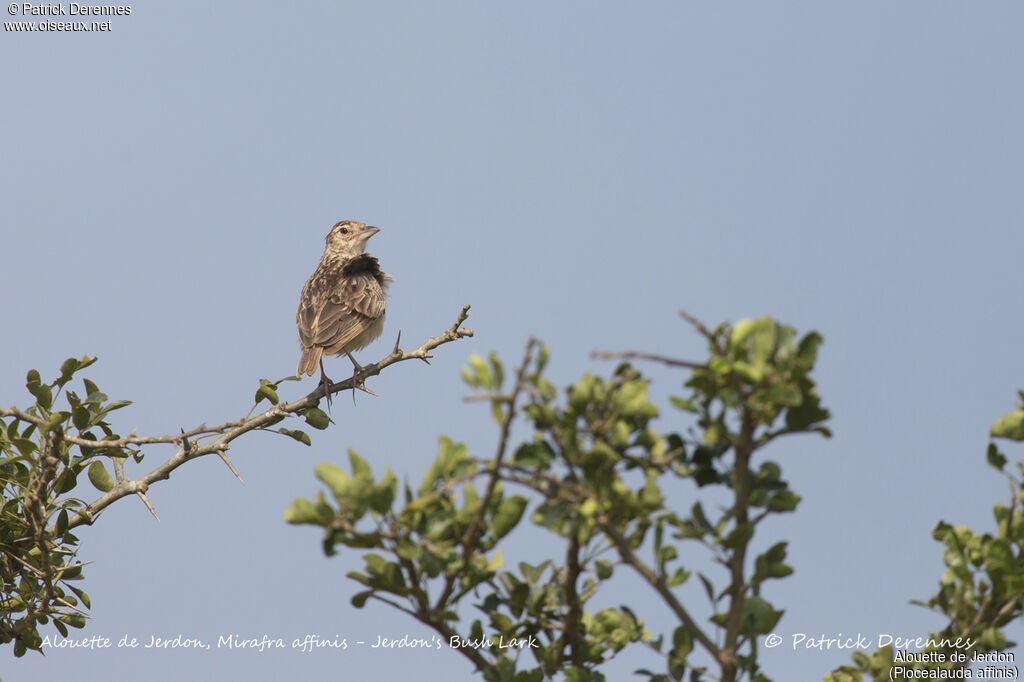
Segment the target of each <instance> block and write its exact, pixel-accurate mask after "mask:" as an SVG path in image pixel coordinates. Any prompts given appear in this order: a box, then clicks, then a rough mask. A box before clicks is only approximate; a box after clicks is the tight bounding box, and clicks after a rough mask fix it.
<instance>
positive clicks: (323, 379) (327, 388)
mask: <svg viewBox="0 0 1024 682" xmlns="http://www.w3.org/2000/svg"><path fill="white" fill-rule="evenodd" d="M320 383H321V385H323V387H324V397H326V398H327V411H328V412H330V411H331V380H330V379H328V378H327V374H325V373H324V359H323V358H322V357H321V358H320Z"/></svg>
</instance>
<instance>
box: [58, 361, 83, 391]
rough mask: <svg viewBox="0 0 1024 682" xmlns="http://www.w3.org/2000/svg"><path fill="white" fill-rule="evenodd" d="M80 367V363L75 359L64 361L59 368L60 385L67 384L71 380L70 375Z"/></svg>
mask: <svg viewBox="0 0 1024 682" xmlns="http://www.w3.org/2000/svg"><path fill="white" fill-rule="evenodd" d="M81 366H82V363H81V362H79V361H78V360H76V359H75V358H68V359H67V360H65V361H64V364H62V365H61V366H60V378H61V382H60V383H61V384H62V385H63V384H64V383H67V382H68V381H69V380H70V379H71V375H72V374H74V373H75V372H77V371H78V368H79V367H81Z"/></svg>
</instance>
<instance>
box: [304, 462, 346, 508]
mask: <svg viewBox="0 0 1024 682" xmlns="http://www.w3.org/2000/svg"><path fill="white" fill-rule="evenodd" d="M313 471H314V472H315V473H316V477H317V478H319V479H320V480H321V481H323V482H324V485H326V486H327V487H328V488H330V489H331V493H332V494H333V495H334V498H335V499H336V500H338V501H339V502H340V501H341V500H342V499H344V498H345V497H346V496H347V495H348V492H349V482H350V481H351V480H352V479H350V478H349V476H348V474H346V473H345V472H344V471H343V470H342V469H341V467H339V466H337V465H336V464H331V463H330V462H321V463H320V464H317V465H316V467H314V469H313Z"/></svg>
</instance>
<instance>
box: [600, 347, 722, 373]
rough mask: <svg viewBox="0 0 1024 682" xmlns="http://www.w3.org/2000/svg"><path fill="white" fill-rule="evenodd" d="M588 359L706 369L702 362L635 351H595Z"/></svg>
mask: <svg viewBox="0 0 1024 682" xmlns="http://www.w3.org/2000/svg"><path fill="white" fill-rule="evenodd" d="M590 357H592V358H597V359H599V360H615V359H618V358H622V359H626V360H650V361H652V362H660V363H661V364H663V365H668V366H669V367H687V368H689V369H707V368H708V366H707V364H706V363H703V362H691V361H690V360H678V359H676V358H669V357H665V356H664V355H656V354H654V353H641V352H639V351H635V350H626V351H621V352H618V353H617V352H614V351H607V350H595V351H592V352H591V353H590Z"/></svg>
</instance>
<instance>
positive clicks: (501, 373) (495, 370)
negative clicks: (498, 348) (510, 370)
mask: <svg viewBox="0 0 1024 682" xmlns="http://www.w3.org/2000/svg"><path fill="white" fill-rule="evenodd" d="M487 358H488V359H489V360H490V361H491V373H492V374H493V375H494V390H495V391H498V390H501V385H502V384H503V383H505V368H504V367H503V366H502V364H501V359H500V358H499V357H498V354H497V353H495V352H494V351H493V350H492V351H491V353H490V355H488V356H487Z"/></svg>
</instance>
